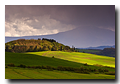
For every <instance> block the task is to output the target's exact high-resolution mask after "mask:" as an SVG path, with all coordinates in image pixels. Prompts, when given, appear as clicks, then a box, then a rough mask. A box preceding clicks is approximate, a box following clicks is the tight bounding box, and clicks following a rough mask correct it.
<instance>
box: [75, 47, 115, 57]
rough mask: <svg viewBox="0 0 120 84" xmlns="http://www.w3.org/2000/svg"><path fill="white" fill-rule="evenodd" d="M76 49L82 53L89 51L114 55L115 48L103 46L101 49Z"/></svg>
mask: <svg viewBox="0 0 120 84" xmlns="http://www.w3.org/2000/svg"><path fill="white" fill-rule="evenodd" d="M76 51H79V52H83V53H91V54H97V55H103V56H110V57H115V48H104V49H103V50H100V49H76Z"/></svg>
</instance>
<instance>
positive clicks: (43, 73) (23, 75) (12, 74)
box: [5, 67, 115, 79]
mask: <svg viewBox="0 0 120 84" xmlns="http://www.w3.org/2000/svg"><path fill="white" fill-rule="evenodd" d="M5 79H115V75H105V74H94V73H91V74H82V73H73V72H68V71H57V70H54V71H47V70H40V69H27V68H26V69H24V68H15V67H14V68H11V67H10V68H6V69H5Z"/></svg>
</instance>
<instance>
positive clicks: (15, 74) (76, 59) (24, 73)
mask: <svg viewBox="0 0 120 84" xmlns="http://www.w3.org/2000/svg"><path fill="white" fill-rule="evenodd" d="M53 56H54V58H53ZM10 63H13V64H15V66H18V65H20V64H24V65H26V66H39V65H40V66H51V67H55V68H57V67H58V66H62V67H72V68H80V67H83V68H85V69H97V70H98V69H103V70H104V69H107V70H109V72H115V69H114V68H115V58H113V57H107V56H99V55H94V54H88V53H80V52H63V51H43V52H27V53H12V52H5V65H6V66H7V65H8V64H10ZM85 63H87V65H85ZM103 66H109V67H112V68H109V67H103ZM5 78H6V79H115V75H107V74H104V73H93V72H90V73H89V74H83V73H75V72H70V71H60V70H52V71H49V70H47V69H33V68H20V67H9V66H8V67H7V68H5Z"/></svg>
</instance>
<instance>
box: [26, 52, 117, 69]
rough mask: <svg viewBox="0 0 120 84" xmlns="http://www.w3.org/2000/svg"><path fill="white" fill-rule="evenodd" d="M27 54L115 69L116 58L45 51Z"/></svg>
mask: <svg viewBox="0 0 120 84" xmlns="http://www.w3.org/2000/svg"><path fill="white" fill-rule="evenodd" d="M27 54H35V55H40V56H45V57H52V56H54V57H55V58H59V59H64V60H68V61H73V62H77V63H87V64H89V65H96V64H98V65H103V66H109V67H114V68H115V58H114V57H107V56H101V55H95V54H89V53H81V52H63V51H43V52H27Z"/></svg>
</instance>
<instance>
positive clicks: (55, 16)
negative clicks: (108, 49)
mask: <svg viewBox="0 0 120 84" xmlns="http://www.w3.org/2000/svg"><path fill="white" fill-rule="evenodd" d="M75 29H76V31H75ZM72 30H73V32H71V38H74V35H76V33H77V34H78V35H83V36H82V39H83V38H84V39H83V40H84V42H83V43H86V44H83V45H82V47H88V46H98V45H107V44H108V45H114V44H115V6H114V5H67V6H65V5H64V6H62V5H56V6H55V5H54V6H53V5H51V6H48V5H47V6H45V5H35V6H34V5H32V6H31V5H27V6H26V5H24V6H21V5H14V6H13V5H10V6H9V5H6V6H5V36H12V37H17V36H33V35H49V34H57V33H60V32H67V31H72ZM78 31H79V33H78ZM102 33H103V34H102ZM93 36H95V37H93ZM80 37H81V36H80ZM92 37H93V38H92ZM63 38H64V37H63ZM66 38H68V37H66ZM98 38H99V40H100V41H101V42H99V41H98V40H97V39H98ZM59 39H61V38H59ZM77 39H81V38H77ZM107 39H108V41H107ZM74 40H76V39H74ZM78 41H79V40H78ZM94 41H96V42H94ZM104 41H105V42H104ZM73 43H75V42H73ZM81 43H82V42H81Z"/></svg>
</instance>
